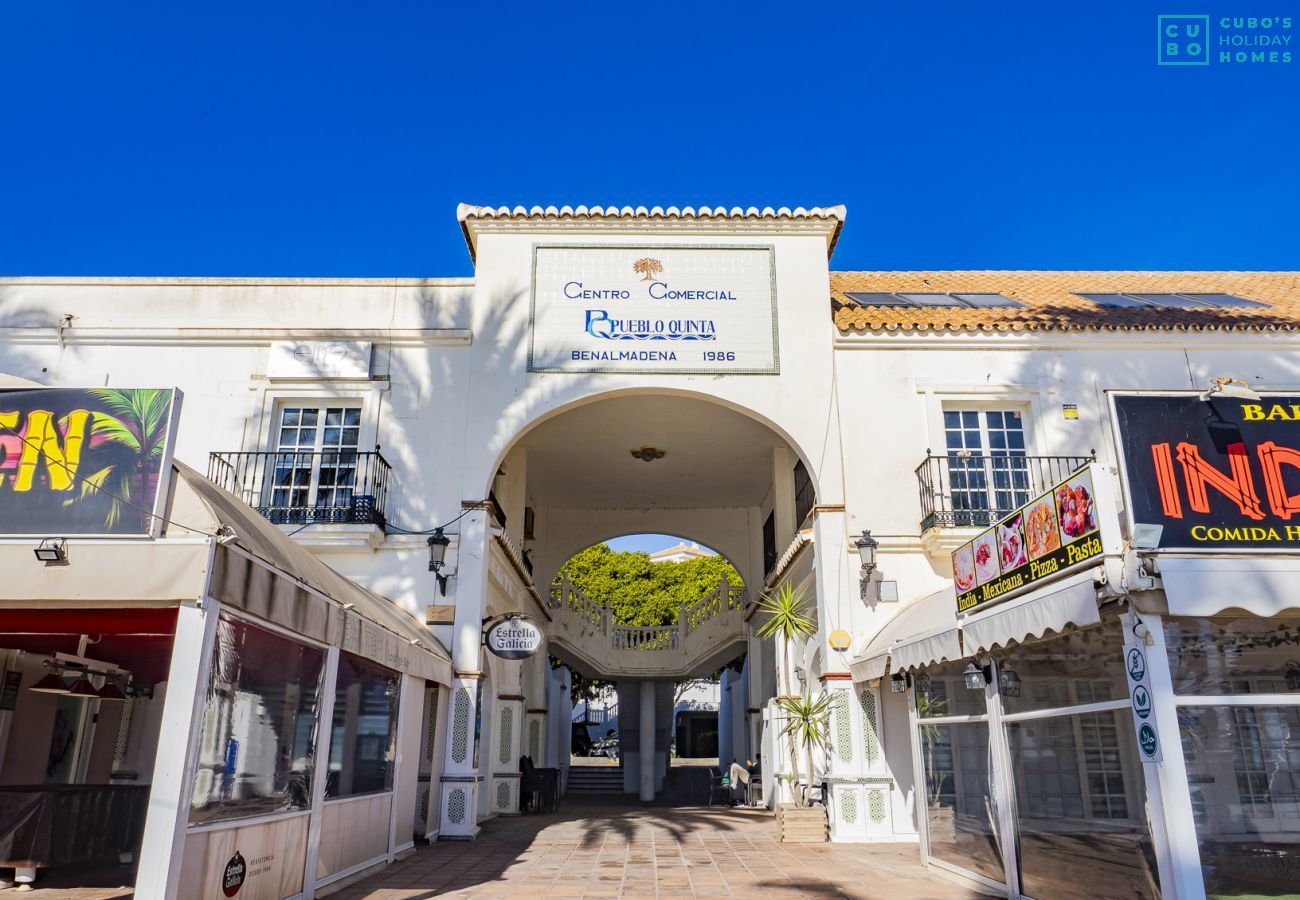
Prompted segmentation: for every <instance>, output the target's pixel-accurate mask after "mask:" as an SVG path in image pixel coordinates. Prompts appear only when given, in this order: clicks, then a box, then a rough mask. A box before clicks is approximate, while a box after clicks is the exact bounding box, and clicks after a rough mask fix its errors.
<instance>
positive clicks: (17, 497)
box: [0, 388, 180, 537]
mask: <svg viewBox="0 0 1300 900" xmlns="http://www.w3.org/2000/svg"><path fill="white" fill-rule="evenodd" d="M179 410H180V392H179V391H175V390H171V389H165V388H164V389H161V390H159V389H145V390H138V389H133V388H91V389H85V390H83V389H65V388H32V389H20V390H11V391H10V390H6V391H0V534H3V535H15V536H16V535H31V536H36V537H48V536H50V535H59V536H60V537H71V536H73V535H95V536H98V535H148V534H156V533H157V531H158V525H159V523H160V522H161V519H160V516H161V513H162V509H161V506H162V504H163V503H164V502H165V500H166V496H167V491H166V483H167V475H168V474H169V473H170V471H171V448H172V443H173V440H174V438H175V431H176V418H177V415H178V413H179Z"/></svg>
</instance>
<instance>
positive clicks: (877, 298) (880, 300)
mask: <svg viewBox="0 0 1300 900" xmlns="http://www.w3.org/2000/svg"><path fill="white" fill-rule="evenodd" d="M844 296H845V297H848V298H849V299H850V300H852V301H853V302H854V303H857V304H859V305H860V306H912V305H913V304H911V303H908V302H907V301H905V300H900V299H899V297H898V295H897V294H872V293H865V294H864V293H859V292H856V291H855V292H849V291H845V293H844Z"/></svg>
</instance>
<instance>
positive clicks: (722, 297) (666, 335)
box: [528, 244, 780, 375]
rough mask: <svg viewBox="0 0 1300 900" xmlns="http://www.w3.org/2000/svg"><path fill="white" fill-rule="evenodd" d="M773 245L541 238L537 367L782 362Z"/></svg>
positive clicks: (533, 317)
mask: <svg viewBox="0 0 1300 900" xmlns="http://www.w3.org/2000/svg"><path fill="white" fill-rule="evenodd" d="M776 335H777V330H776V264H775V250H774V249H773V248H772V247H771V246H766V245H759V246H754V245H750V246H723V245H710V246H707V247H697V246H690V245H680V244H673V245H667V246H665V245H648V244H640V245H636V246H626V245H595V246H593V245H576V246H575V245H572V244H537V245H534V247H533V278H532V298H531V305H530V307H529V320H528V371H530V372H619V373H648V372H666V373H687V374H689V373H696V374H709V375H712V374H724V373H726V374H731V375H745V374H769V375H775V374H777V373H778V372H779V371H780V361H779V357H778V353H777V337H776Z"/></svg>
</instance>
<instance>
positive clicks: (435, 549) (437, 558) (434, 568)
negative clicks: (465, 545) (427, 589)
mask: <svg viewBox="0 0 1300 900" xmlns="http://www.w3.org/2000/svg"><path fill="white" fill-rule="evenodd" d="M427 543H428V544H429V571H430V572H432V573H433V575H434V577H435V578H437V579H438V593H440V594H441V595H442V596H444V597H445V596H447V579H448V578H450V577H451V576H450V575H444V574H442V567H443V565H444V563H445V562H446V559H447V545H448V544H450V543H451V538H449V537H447V535H445V534H443V533H442V529H441V528H435V529H433V534H431V535H429V540H428V542H427Z"/></svg>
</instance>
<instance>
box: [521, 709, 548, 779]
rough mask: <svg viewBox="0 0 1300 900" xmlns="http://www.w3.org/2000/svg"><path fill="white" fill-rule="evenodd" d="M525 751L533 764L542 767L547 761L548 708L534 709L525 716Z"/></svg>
mask: <svg viewBox="0 0 1300 900" xmlns="http://www.w3.org/2000/svg"><path fill="white" fill-rule="evenodd" d="M524 721H525V731H524V753H523V755H525V756H527V757H528V758H529V759H531V760H532V761H533V765H535V766H537V767H538V768H542V767H544V766H546V765H547V762H546V710H545V709H532V708H530V709H529V710H528V711H527V714H526V716H525V719H524Z"/></svg>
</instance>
